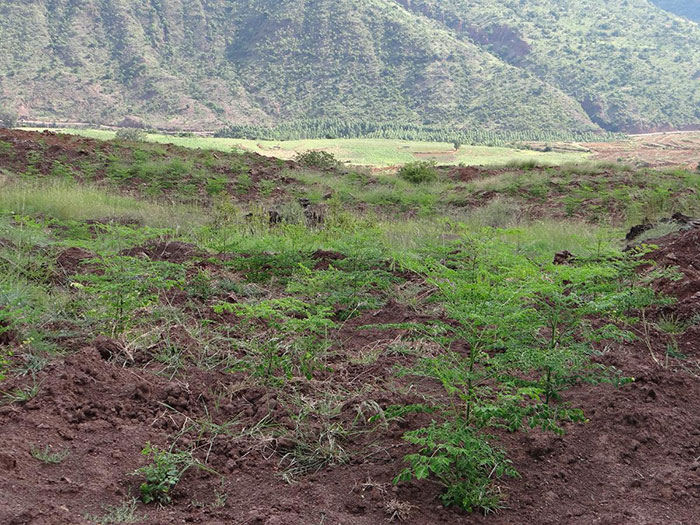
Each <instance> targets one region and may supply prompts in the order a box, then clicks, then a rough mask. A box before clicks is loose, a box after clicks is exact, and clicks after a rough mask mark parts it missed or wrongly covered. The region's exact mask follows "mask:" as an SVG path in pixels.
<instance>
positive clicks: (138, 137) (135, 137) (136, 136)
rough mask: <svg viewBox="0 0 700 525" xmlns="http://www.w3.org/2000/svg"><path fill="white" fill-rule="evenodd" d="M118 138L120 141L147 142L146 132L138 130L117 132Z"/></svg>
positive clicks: (128, 129)
mask: <svg viewBox="0 0 700 525" xmlns="http://www.w3.org/2000/svg"><path fill="white" fill-rule="evenodd" d="M116 137H117V138H118V139H120V140H132V141H136V142H140V141H144V140H146V132H145V131H143V130H141V129H138V128H122V129H120V130H118V131H117V134H116Z"/></svg>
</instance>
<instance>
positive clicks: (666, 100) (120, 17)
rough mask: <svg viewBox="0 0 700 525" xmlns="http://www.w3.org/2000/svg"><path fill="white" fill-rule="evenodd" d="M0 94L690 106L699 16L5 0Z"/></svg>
mask: <svg viewBox="0 0 700 525" xmlns="http://www.w3.org/2000/svg"><path fill="white" fill-rule="evenodd" d="M0 35H1V36H2V38H0V109H2V107H5V108H9V109H10V110H12V111H16V112H17V113H18V115H19V116H20V117H23V118H27V119H38V120H43V121H53V120H58V121H66V120H68V121H78V122H94V123H107V124H119V123H121V122H124V120H125V119H127V118H128V117H135V118H131V119H129V120H127V122H130V123H134V122H139V119H140V121H142V122H143V123H144V125H146V126H151V127H169V128H192V129H210V130H216V129H219V128H222V127H223V126H225V125H228V124H232V123H233V124H237V125H241V124H242V125H258V126H259V125H263V126H274V125H279V124H281V123H289V122H294V121H298V120H301V119H317V120H323V119H334V120H340V121H347V120H352V121H360V122H363V121H364V122H369V121H371V122H375V123H381V122H402V123H406V124H418V125H424V124H429V125H440V126H448V127H455V128H466V129H479V130H484V131H487V132H502V131H509V132H512V131H515V132H525V133H540V132H546V133H551V132H564V131H565V132H588V131H596V130H598V131H600V130H601V128H604V129H607V130H613V131H618V130H622V131H629V130H632V131H636V130H648V129H657V128H667V127H672V128H683V127H694V126H697V125H699V124H700V111H699V110H698V107H699V106H700V29H698V27H697V25H696V24H694V23H691V22H686V21H683V20H681V19H679V18H677V17H675V16H673V15H671V14H669V13H667V12H665V11H662V10H661V9H658V8H656V7H654V6H652V5H651V4H650V3H649V2H647V1H646V0H629V1H628V2H625V3H624V5H622V4H608V3H606V2H603V0H593V1H591V2H587V3H586V6H582V5H579V4H575V3H571V2H560V1H553V0H549V1H545V0H517V1H516V0H507V1H504V2H494V1H492V0H478V1H476V2H471V1H470V2H466V1H465V0H444V1H440V2H436V1H434V0H348V1H343V2H337V1H332V0H255V1H253V0H207V1H204V0H193V1H189V2H185V1H184V0H161V1H159V2H151V1H148V0H134V1H128V2H127V1H125V0H51V1H49V0H36V1H33V2H25V1H19V0H9V1H5V2H2V3H1V4H0Z"/></svg>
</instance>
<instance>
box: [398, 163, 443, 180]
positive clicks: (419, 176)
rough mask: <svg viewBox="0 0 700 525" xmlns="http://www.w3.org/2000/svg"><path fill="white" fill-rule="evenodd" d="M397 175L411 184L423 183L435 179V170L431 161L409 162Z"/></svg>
mask: <svg viewBox="0 0 700 525" xmlns="http://www.w3.org/2000/svg"><path fill="white" fill-rule="evenodd" d="M399 177H401V178H402V179H403V180H405V181H408V182H410V183H411V184H424V183H426V182H433V181H434V180H435V179H437V171H436V170H435V164H434V163H432V162H427V161H422V162H410V163H408V164H406V165H405V166H403V167H402V168H401V169H400V170H399Z"/></svg>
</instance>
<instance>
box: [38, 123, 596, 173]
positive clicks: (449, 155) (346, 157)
mask: <svg viewBox="0 0 700 525" xmlns="http://www.w3.org/2000/svg"><path fill="white" fill-rule="evenodd" d="M27 129H38V128H27ZM56 131H58V132H62V133H70V134H77V135H82V136H84V137H89V138H94V139H100V140H111V139H113V138H114V137H115V135H116V133H115V132H113V131H107V130H91V129H57V130H56ZM147 140H149V141H152V142H158V143H162V144H175V145H178V146H183V147H187V148H195V149H196V148H201V149H211V150H218V151H231V149H232V148H242V149H245V150H248V151H253V152H255V153H260V154H262V155H267V156H271V157H279V158H283V159H291V158H293V157H294V156H295V155H296V154H297V153H299V152H304V151H308V150H316V149H317V150H322V151H327V152H329V153H333V154H334V155H335V157H336V158H337V159H338V160H340V161H342V162H347V163H350V164H359V165H367V166H377V167H387V166H396V165H400V164H406V163H409V162H414V161H416V160H435V161H436V162H437V163H438V164H449V165H455V164H465V165H469V166H478V165H483V166H494V165H502V164H505V163H507V162H513V161H515V162H526V161H530V160H532V161H535V162H537V163H539V164H544V165H561V164H566V163H571V162H581V161H584V160H586V159H587V158H588V156H589V154H588V153H561V152H539V151H532V150H526V149H522V150H520V149H515V148H506V147H488V146H462V147H461V148H460V149H459V150H458V151H455V150H454V147H453V145H452V144H447V143H443V142H409V141H402V140H388V139H319V140H290V141H262V140H243V139H225V138H214V137H175V136H171V135H161V134H154V133H149V134H148V135H147Z"/></svg>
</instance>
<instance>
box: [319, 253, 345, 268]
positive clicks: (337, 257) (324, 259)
mask: <svg viewBox="0 0 700 525" xmlns="http://www.w3.org/2000/svg"><path fill="white" fill-rule="evenodd" d="M311 257H312V258H313V259H314V260H315V261H316V265H315V266H314V270H328V268H330V267H331V265H332V264H333V263H334V262H336V261H342V260H343V259H347V256H345V255H343V254H342V253H338V252H333V251H326V250H317V251H315V252H314V253H313V254H312V255H311Z"/></svg>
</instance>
